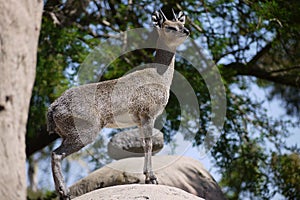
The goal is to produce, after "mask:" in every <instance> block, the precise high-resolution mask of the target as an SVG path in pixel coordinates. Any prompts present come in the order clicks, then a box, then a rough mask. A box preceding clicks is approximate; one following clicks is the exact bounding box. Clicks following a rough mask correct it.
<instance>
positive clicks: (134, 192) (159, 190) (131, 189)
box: [74, 184, 204, 200]
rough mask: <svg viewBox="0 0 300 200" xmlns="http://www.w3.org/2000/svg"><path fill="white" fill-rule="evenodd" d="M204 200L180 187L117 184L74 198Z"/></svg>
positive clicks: (97, 199) (95, 199)
mask: <svg viewBox="0 0 300 200" xmlns="http://www.w3.org/2000/svg"><path fill="white" fill-rule="evenodd" d="M117 199H122V200H123V199H124V200H125V199H126V200H147V199H149V200H161V199H163V200H183V199H184V200H204V199H202V198H199V197H197V196H195V195H192V194H189V193H187V192H185V191H183V190H181V189H178V188H175V187H170V186H165V185H140V184H139V185H138V184H131V185H119V186H113V187H108V188H103V189H98V190H95V191H93V192H90V193H87V194H85V195H83V196H80V197H77V198H75V199H74V200H117Z"/></svg>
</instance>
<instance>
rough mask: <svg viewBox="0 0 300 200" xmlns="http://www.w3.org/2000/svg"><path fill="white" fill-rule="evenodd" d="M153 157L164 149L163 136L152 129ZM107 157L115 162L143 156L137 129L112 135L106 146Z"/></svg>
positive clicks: (158, 131)
mask: <svg viewBox="0 0 300 200" xmlns="http://www.w3.org/2000/svg"><path fill="white" fill-rule="evenodd" d="M152 144H153V150H152V152H153V155H154V154H155V153H158V152H159V151H160V150H161V149H162V148H163V147H164V135H163V133H162V132H161V131H160V130H158V129H153V137H152ZM107 153H108V155H109V156H110V157H111V158H113V159H116V160H119V159H123V158H129V157H143V156H144V155H145V153H144V148H143V144H142V139H141V135H140V132H139V129H138V128H135V129H129V130H126V131H122V132H120V133H117V134H116V135H114V136H113V137H112V138H111V140H110V141H109V143H108V145H107Z"/></svg>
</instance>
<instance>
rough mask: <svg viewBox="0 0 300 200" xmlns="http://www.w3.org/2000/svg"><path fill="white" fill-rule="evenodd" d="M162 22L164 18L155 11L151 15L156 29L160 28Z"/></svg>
mask: <svg viewBox="0 0 300 200" xmlns="http://www.w3.org/2000/svg"><path fill="white" fill-rule="evenodd" d="M164 21H165V19H164V16H163V15H162V14H161V13H160V12H158V11H155V12H154V13H153V14H152V23H153V25H154V26H155V27H156V28H161V26H162V24H163V23H164Z"/></svg>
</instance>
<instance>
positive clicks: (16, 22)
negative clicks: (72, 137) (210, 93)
mask: <svg viewBox="0 0 300 200" xmlns="http://www.w3.org/2000/svg"><path fill="white" fill-rule="evenodd" d="M42 11H43V1H42V0H19V1H18V0H0V81H1V82H0V141H1V143H0V169H1V170H0V198H1V199H5V200H10V199H11V200H16V199H20V200H25V199H26V175H25V174H26V170H25V132H26V122H27V115H28V108H29V102H30V96H31V90H32V86H33V83H34V78H35V67H36V53H37V43H38V36H39V31H40V23H41V16H42Z"/></svg>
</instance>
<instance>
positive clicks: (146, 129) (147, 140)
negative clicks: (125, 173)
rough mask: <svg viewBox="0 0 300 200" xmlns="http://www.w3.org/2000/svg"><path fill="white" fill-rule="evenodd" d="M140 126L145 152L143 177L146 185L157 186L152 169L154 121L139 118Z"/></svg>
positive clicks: (148, 118) (149, 118)
mask: <svg viewBox="0 0 300 200" xmlns="http://www.w3.org/2000/svg"><path fill="white" fill-rule="evenodd" d="M141 122H142V125H141V127H139V128H140V134H141V137H142V140H143V147H144V152H145V160H144V170H143V171H144V175H145V183H146V184H149V183H150V184H158V181H157V178H156V176H155V175H154V173H153V169H152V137H153V135H152V134H153V128H154V119H153V118H151V117H143V118H141Z"/></svg>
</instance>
